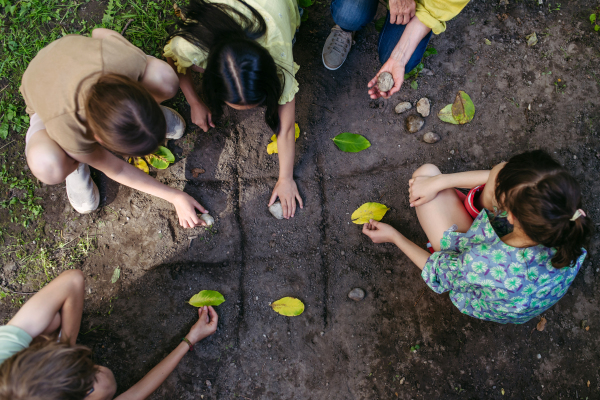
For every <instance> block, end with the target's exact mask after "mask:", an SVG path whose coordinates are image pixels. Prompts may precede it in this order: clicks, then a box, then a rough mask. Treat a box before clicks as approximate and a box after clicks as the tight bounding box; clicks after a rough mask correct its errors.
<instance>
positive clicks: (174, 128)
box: [160, 106, 185, 140]
mask: <svg viewBox="0 0 600 400" xmlns="http://www.w3.org/2000/svg"><path fill="white" fill-rule="evenodd" d="M160 108H161V110H162V112H163V114H164V115H165V119H166V120H167V139H173V140H177V139H180V138H181V137H182V136H183V133H184V132H185V120H184V119H183V117H182V116H181V115H180V114H179V113H178V112H177V111H175V110H173V109H172V108H169V107H165V106H160Z"/></svg>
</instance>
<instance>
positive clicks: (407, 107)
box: [394, 101, 412, 114]
mask: <svg viewBox="0 0 600 400" xmlns="http://www.w3.org/2000/svg"><path fill="white" fill-rule="evenodd" d="M411 108H412V104H410V102H408V101H405V102H402V103H398V105H397V106H396V108H394V111H396V114H402V113H403V112H404V111H408V110H410V109H411Z"/></svg>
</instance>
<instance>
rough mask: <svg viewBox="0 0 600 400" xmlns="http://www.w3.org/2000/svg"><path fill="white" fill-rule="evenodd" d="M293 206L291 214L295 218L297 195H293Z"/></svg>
mask: <svg viewBox="0 0 600 400" xmlns="http://www.w3.org/2000/svg"><path fill="white" fill-rule="evenodd" d="M291 208H292V210H291V212H290V214H291V217H292V218H294V215H295V214H296V198H295V197H292V204H291Z"/></svg>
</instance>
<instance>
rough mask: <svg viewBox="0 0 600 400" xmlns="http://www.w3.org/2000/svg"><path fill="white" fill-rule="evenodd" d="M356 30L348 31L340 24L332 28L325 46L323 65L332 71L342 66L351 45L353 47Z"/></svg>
mask: <svg viewBox="0 0 600 400" xmlns="http://www.w3.org/2000/svg"><path fill="white" fill-rule="evenodd" d="M353 36H354V32H346V31H344V30H342V28H340V27H339V25H336V26H334V27H333V28H331V33H330V34H329V36H328V37H327V40H326V41H325V46H323V65H325V68H327V69H328V70H331V71H335V70H336V69H338V68H339V67H341V66H342V64H343V63H344V61H346V57H348V53H349V52H350V47H352V37H353Z"/></svg>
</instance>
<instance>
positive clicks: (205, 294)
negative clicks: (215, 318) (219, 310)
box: [189, 290, 225, 307]
mask: <svg viewBox="0 0 600 400" xmlns="http://www.w3.org/2000/svg"><path fill="white" fill-rule="evenodd" d="M224 301H225V297H223V295H222V294H221V293H219V292H217V291H214V290H203V291H201V292H200V293H198V294H195V295H193V296H192V298H191V299H190V301H189V303H190V304H191V305H193V306H194V307H204V306H218V305H219V304H221V303H223V302H224Z"/></svg>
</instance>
